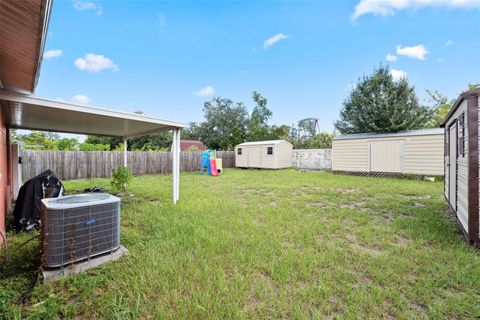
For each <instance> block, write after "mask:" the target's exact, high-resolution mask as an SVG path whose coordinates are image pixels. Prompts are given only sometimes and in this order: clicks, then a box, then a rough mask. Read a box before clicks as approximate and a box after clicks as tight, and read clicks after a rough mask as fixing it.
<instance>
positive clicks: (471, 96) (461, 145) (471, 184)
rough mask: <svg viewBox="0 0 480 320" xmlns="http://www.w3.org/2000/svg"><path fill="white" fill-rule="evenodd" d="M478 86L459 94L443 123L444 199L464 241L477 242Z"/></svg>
mask: <svg viewBox="0 0 480 320" xmlns="http://www.w3.org/2000/svg"><path fill="white" fill-rule="evenodd" d="M479 100H480V88H477V89H475V90H471V91H467V92H465V93H463V94H461V95H460V96H459V97H458V99H457V101H456V102H455V104H454V105H453V106H452V108H451V109H450V111H449V112H448V115H447V116H446V118H445V120H443V123H442V127H443V128H444V130H445V199H446V200H447V202H448V204H449V205H450V208H451V209H452V211H453V213H454V214H455V216H456V218H457V221H458V223H459V224H460V226H461V229H462V231H463V233H464V235H465V238H466V239H467V241H468V242H469V243H470V244H472V245H476V246H480V236H479V233H480V232H479V229H480V219H479V202H480V200H479V165H478V163H479V161H478V159H479V151H478V144H479V140H480V135H479V111H480V109H479V105H480V103H479V102H480V101H479Z"/></svg>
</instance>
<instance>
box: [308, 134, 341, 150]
mask: <svg viewBox="0 0 480 320" xmlns="http://www.w3.org/2000/svg"><path fill="white" fill-rule="evenodd" d="M334 137H335V134H334V133H328V132H326V131H322V132H320V133H318V134H316V135H315V136H314V137H313V138H312V139H310V140H309V141H308V148H309V149H330V148H332V139H333V138H334Z"/></svg>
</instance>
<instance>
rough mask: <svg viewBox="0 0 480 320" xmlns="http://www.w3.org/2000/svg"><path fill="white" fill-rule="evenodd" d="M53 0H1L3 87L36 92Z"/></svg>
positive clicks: (0, 83)
mask: <svg viewBox="0 0 480 320" xmlns="http://www.w3.org/2000/svg"><path fill="white" fill-rule="evenodd" d="M51 5H52V0H20V1H15V0H1V1H0V81H1V82H0V88H2V87H3V88H4V89H7V90H11V91H24V92H29V93H31V92H33V91H34V90H35V86H36V84H37V80H38V75H39V72H40V64H41V61H42V55H43V47H44V44H45V38H46V34H47V28H48V22H49V17H50V10H51Z"/></svg>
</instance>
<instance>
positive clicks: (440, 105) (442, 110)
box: [426, 90, 455, 128]
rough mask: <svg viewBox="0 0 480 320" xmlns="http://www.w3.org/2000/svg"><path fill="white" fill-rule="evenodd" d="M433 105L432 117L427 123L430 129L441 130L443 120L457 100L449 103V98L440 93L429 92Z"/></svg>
mask: <svg viewBox="0 0 480 320" xmlns="http://www.w3.org/2000/svg"><path fill="white" fill-rule="evenodd" d="M427 94H428V95H429V97H430V101H431V102H433V105H432V111H433V114H432V117H431V119H430V121H428V122H427V124H426V126H427V127H429V128H439V127H440V124H441V123H442V121H443V119H445V117H446V116H447V113H448V111H449V110H450V108H451V107H452V105H453V104H454V103H455V100H451V101H450V102H449V101H448V98H447V97H446V96H444V95H443V94H441V93H440V92H438V91H436V90H435V91H432V90H427Z"/></svg>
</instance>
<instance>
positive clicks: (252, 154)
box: [248, 146, 262, 168]
mask: <svg viewBox="0 0 480 320" xmlns="http://www.w3.org/2000/svg"><path fill="white" fill-rule="evenodd" d="M261 152H262V148H261V146H250V147H248V166H249V167H251V168H260V167H261V161H260V156H261V154H262V153H261Z"/></svg>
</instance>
